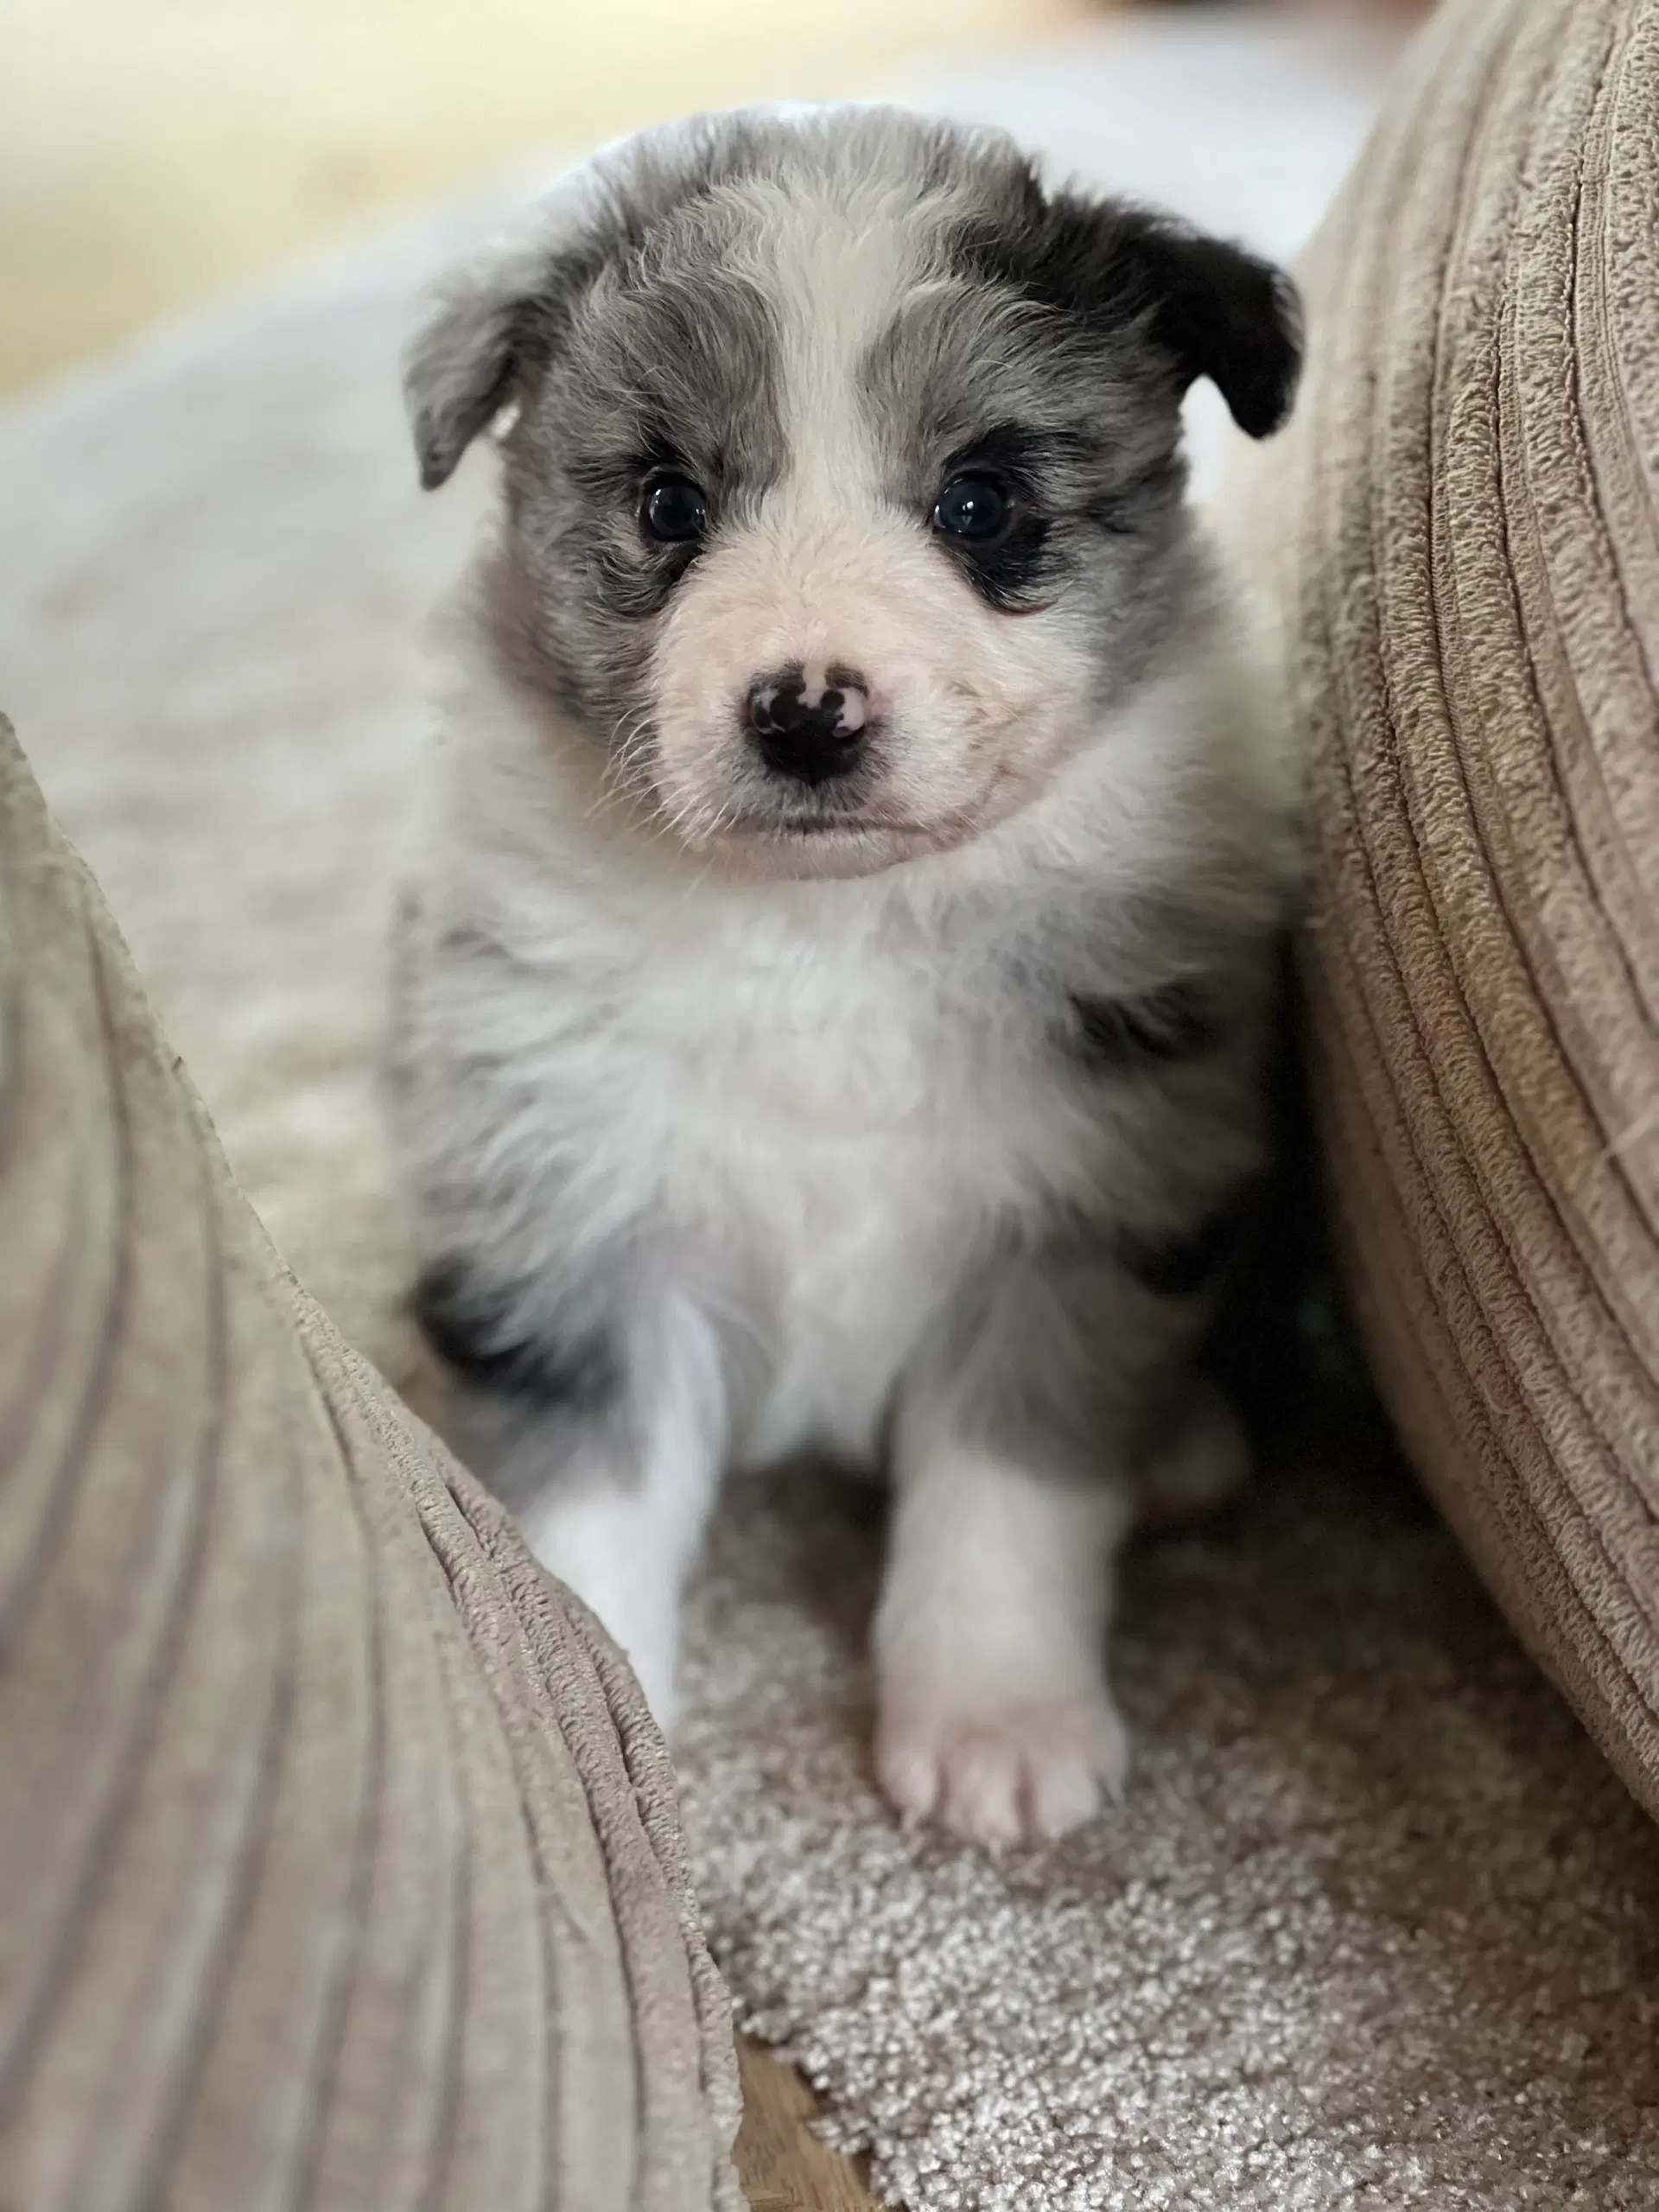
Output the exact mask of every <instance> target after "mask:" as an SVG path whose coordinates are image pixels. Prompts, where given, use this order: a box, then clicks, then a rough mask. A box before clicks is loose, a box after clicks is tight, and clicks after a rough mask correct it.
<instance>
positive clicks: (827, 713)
mask: <svg viewBox="0 0 1659 2212" xmlns="http://www.w3.org/2000/svg"><path fill="white" fill-rule="evenodd" d="M743 711H744V717H745V720H746V721H747V724H748V729H749V734H750V735H751V736H752V737H753V740H754V741H755V744H756V745H757V746H758V747H759V748H760V757H761V759H762V760H764V761H765V762H766V766H767V767H768V768H771V769H772V770H774V771H775V772H776V773H777V774H779V775H780V776H789V777H792V778H793V779H794V780H795V782H797V783H798V784H823V783H828V781H829V779H830V777H832V776H844V775H846V774H847V773H848V772H849V770H851V769H853V768H855V767H856V766H858V763H859V760H860V757H861V754H862V753H863V751H864V738H865V731H866V728H867V725H868V721H869V718H870V699H869V692H868V689H867V687H866V685H865V682H864V679H863V677H861V676H860V675H859V674H857V672H856V671H855V670H852V669H848V668H832V669H829V671H827V672H825V673H823V674H822V675H820V674H818V673H817V672H816V671H814V672H808V671H803V670H801V669H785V670H783V671H780V672H779V674H778V675H776V676H763V677H760V679H759V680H758V682H756V683H752V684H751V685H750V687H749V696H748V697H747V700H746V701H745V702H744V709H743Z"/></svg>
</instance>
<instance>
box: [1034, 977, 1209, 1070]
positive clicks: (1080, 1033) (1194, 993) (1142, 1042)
mask: <svg viewBox="0 0 1659 2212" xmlns="http://www.w3.org/2000/svg"><path fill="white" fill-rule="evenodd" d="M1071 1013H1072V1016H1073V1021H1074V1027H1073V1029H1072V1031H1071V1046H1072V1049H1073V1051H1074V1052H1075V1053H1076V1055H1077V1058H1078V1059H1079V1060H1080V1061H1081V1062H1082V1064H1083V1065H1084V1067H1086V1068H1087V1069H1088V1070H1089V1071H1090V1073H1091V1074H1096V1075H1111V1076H1122V1075H1133V1074H1135V1073H1136V1072H1137V1071H1142V1070H1147V1069H1153V1068H1165V1067H1170V1066H1173V1065H1175V1064H1176V1063H1178V1062H1179V1061H1182V1060H1192V1059H1197V1058H1200V1057H1201V1056H1202V1055H1204V1054H1205V1053H1206V1052H1211V1050H1213V1048H1214V1047H1215V1046H1217V1045H1218V1044H1219V1043H1220V1041H1221V1039H1222V1035H1223V1024H1222V1021H1221V1016H1220V1010H1219V1008H1218V1007H1217V1001H1216V995H1215V992H1214V990H1213V988H1211V987H1209V986H1207V985H1205V984H1201V983H1196V982H1177V983H1166V984H1164V985H1162V986H1161V987H1160V988H1159V989H1157V990H1153V991H1147V992H1146V993H1144V994H1143V995H1141V997H1139V998H1122V999H1108V998H1097V997H1087V996H1079V997H1076V998H1073V1000H1072V1001H1071Z"/></svg>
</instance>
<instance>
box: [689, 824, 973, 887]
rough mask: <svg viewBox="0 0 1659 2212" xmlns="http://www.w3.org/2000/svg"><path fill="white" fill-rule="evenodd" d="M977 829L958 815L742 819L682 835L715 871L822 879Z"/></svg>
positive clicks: (878, 870)
mask: <svg viewBox="0 0 1659 2212" xmlns="http://www.w3.org/2000/svg"><path fill="white" fill-rule="evenodd" d="M978 833H979V824H978V823H977V822H974V821H968V820H963V819H960V818H957V819H953V820H951V821H950V822H948V823H939V824H938V825H936V826H922V825H919V824H910V825H906V826H905V827H903V828H895V827H893V826H891V825H889V824H887V823H800V822H795V823H791V822H777V823H768V822H753V823H739V824H737V825H735V826H734V827H731V828H728V829H721V830H719V831H718V832H716V833H715V835H713V836H708V837H703V838H700V839H697V840H696V841H691V840H688V841H687V849H688V850H689V851H690V852H691V853H692V854H693V855H695V856H696V858H697V859H698V860H699V861H702V862H703V863H704V865H706V866H707V867H709V868H713V869H715V871H716V872H717V873H719V874H721V875H728V876H733V877H743V878H747V879H748V880H751V881H758V882H823V881H825V880H848V879H851V878H853V877H856V876H863V875H880V874H882V873H884V871H885V870H887V869H888V868H898V867H900V866H901V865H902V864H903V863H904V862H905V861H913V860H920V859H923V858H925V856H926V855H929V854H934V853H945V852H950V851H952V850H954V849H955V848H956V847H957V846H958V845H963V844H966V843H968V842H969V840H970V839H972V838H973V837H975V836H977V835H978Z"/></svg>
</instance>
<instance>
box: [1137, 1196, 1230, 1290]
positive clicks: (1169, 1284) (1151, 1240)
mask: <svg viewBox="0 0 1659 2212" xmlns="http://www.w3.org/2000/svg"><path fill="white" fill-rule="evenodd" d="M1254 1204H1255V1189H1254V1186H1253V1185H1252V1186H1250V1187H1249V1188H1247V1189H1246V1190H1244V1191H1243V1192H1235V1194H1234V1195H1233V1196H1232V1197H1231V1198H1228V1199H1227V1200H1226V1201H1225V1202H1224V1204H1223V1205H1219V1206H1217V1207H1216V1208H1215V1210H1214V1211H1212V1212H1211V1213H1207V1214H1205V1217H1203V1219H1202V1220H1201V1221H1199V1222H1198V1223H1197V1224H1195V1225H1194V1226H1193V1227H1192V1228H1191V1229H1185V1230H1175V1231H1174V1232H1173V1233H1172V1234H1171V1235H1169V1236H1146V1235H1143V1234H1142V1233H1141V1232H1140V1231H1138V1230H1119V1231H1118V1233H1117V1237H1116V1253H1117V1259H1118V1264H1119V1265H1120V1266H1121V1267H1122V1269H1123V1272H1124V1273H1125V1274H1128V1275H1131V1276H1133V1277H1134V1279H1135V1281H1136V1282H1138V1283H1139V1284H1140V1285H1141V1288H1142V1289H1143V1290H1149V1291H1151V1292H1152V1294H1153V1295H1154V1297H1155V1298H1197V1297H1198V1296H1200V1295H1201V1294H1202V1293H1204V1292H1205V1291H1206V1290H1211V1289H1213V1288H1214V1287H1215V1286H1216V1285H1217V1283H1218V1282H1219V1281H1220V1280H1221V1278H1222V1276H1223V1275H1224V1274H1226V1272H1227V1271H1228V1269H1229V1268H1230V1267H1231V1265H1232V1263H1233V1262H1234V1260H1235V1259H1236V1257H1237V1255H1238V1254H1239V1251H1240V1250H1241V1249H1242V1247H1243V1238H1244V1230H1245V1227H1246V1224H1248V1222H1249V1218H1250V1215H1251V1212H1252V1210H1253V1207H1254Z"/></svg>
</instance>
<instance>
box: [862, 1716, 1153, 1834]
mask: <svg viewBox="0 0 1659 2212" xmlns="http://www.w3.org/2000/svg"><path fill="white" fill-rule="evenodd" d="M875 1764H876V1772H877V1775H878V1776H879V1777H880V1783H881V1787H882V1789H884V1790H885V1791H886V1793H887V1797H888V1799H889V1800H890V1801H891V1802H892V1804H893V1808H894V1810H895V1811H896V1812H897V1813H898V1814H899V1817H900V1819H901V1820H902V1821H904V1823H905V1825H906V1827H916V1826H918V1824H920V1823H921V1822H923V1821H931V1822H935V1823H937V1824H938V1826H939V1827H943V1828H944V1829H946V1830H947V1831H948V1832H949V1833H950V1834H951V1835H954V1836H957V1837H960V1838H961V1840H963V1842H964V1843H977V1844H982V1845H984V1846H986V1847H988V1849H990V1850H992V1851H1000V1850H1002V1849H1005V1848H1007V1847H1013V1846H1016V1845H1020V1844H1039V1843H1052V1842H1053V1841H1054V1840H1055V1839H1056V1838H1057V1837H1059V1836H1063V1835H1065V1834H1067V1833H1068V1832H1069V1831H1070V1830H1071V1829H1072V1828H1075V1827H1081V1826H1082V1825H1083V1823H1084V1821H1090V1820H1093V1819H1094V1817H1095V1815H1096V1814H1097V1813H1098V1812H1099V1811H1100V1810H1101V1809H1102V1807H1103V1804H1105V1803H1106V1802H1108V1801H1110V1802H1113V1803H1119V1802H1122V1796H1123V1785H1124V1782H1125V1779H1126V1777H1127V1776H1128V1764H1129V1739H1128V1732H1127V1730H1126V1729H1125V1728H1124V1726H1123V1722H1122V1717H1121V1716H1120V1714H1119V1713H1118V1710H1117V1707H1116V1706H1115V1705H1114V1704H1113V1702H1112V1700H1111V1696H1110V1694H1109V1691H1108V1690H1107V1689H1106V1688H1105V1687H1104V1685H1101V1686H1100V1688H1098V1689H1096V1690H1094V1691H1091V1692H1085V1693H1084V1694H1074V1695H1070V1696H1050V1697H1037V1698H1029V1699H1026V1700H1009V1701H1007V1702H996V1701H994V1700H988V1699H986V1700H971V1701H970V1700H950V1699H948V1698H939V1699H936V1700H905V1699H901V1698H899V1697H896V1696H893V1695H891V1694H890V1695H889V1696H888V1697H887V1699H886V1700H884V1702H883V1706H882V1710H881V1714H880V1720H879V1722H878V1724H877V1728H876V1738H875Z"/></svg>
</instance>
